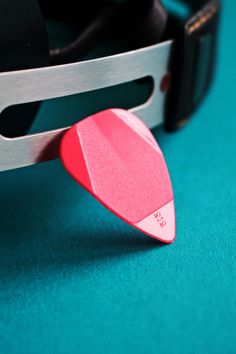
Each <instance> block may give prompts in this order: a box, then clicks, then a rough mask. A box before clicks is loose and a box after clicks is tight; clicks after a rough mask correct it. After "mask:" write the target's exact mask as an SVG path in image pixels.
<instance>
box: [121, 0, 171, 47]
mask: <svg viewBox="0 0 236 354" xmlns="http://www.w3.org/2000/svg"><path fill="white" fill-rule="evenodd" d="M167 18H168V13H167V11H166V9H165V8H164V6H163V5H162V3H161V2H160V0H144V1H140V2H135V1H130V3H129V7H128V11H127V16H126V27H125V36H126V38H127V37H128V40H129V42H130V43H131V46H132V47H133V48H139V47H145V46H149V45H152V44H156V43H158V42H159V41H160V39H161V37H162V35H163V33H164V31H165V28H166V25H167ZM121 25H122V23H121Z"/></svg>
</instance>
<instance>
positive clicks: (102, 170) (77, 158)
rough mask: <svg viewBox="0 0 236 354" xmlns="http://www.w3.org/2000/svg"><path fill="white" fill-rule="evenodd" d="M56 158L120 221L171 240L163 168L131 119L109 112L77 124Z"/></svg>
mask: <svg viewBox="0 0 236 354" xmlns="http://www.w3.org/2000/svg"><path fill="white" fill-rule="evenodd" d="M60 155H61V160H62V163H63V165H64V166H65V168H66V170H67V171H68V172H69V173H70V174H71V175H72V177H74V179H75V180H76V181H77V182H79V183H80V184H81V185H82V186H83V187H84V188H85V189H87V191H88V192H90V193H91V194H92V195H93V196H94V197H95V198H96V199H97V200H98V201H99V202H100V203H102V204H103V205H104V206H105V207H106V208H108V209H109V210H110V211H111V212H113V213H114V214H116V215H117V216H118V217H119V218H121V219H122V220H124V221H125V222H126V223H128V224H130V225H131V226H133V227H135V228H136V229H138V230H140V231H142V232H144V233H145V234H147V235H149V236H151V237H153V238H155V239H157V240H160V241H163V242H166V243H170V242H172V241H173V240H174V238H175V210H174V201H173V192H172V186H171V181H170V177H169V173H168V170H167V166H166V163H165V160H164V157H163V154H162V152H161V150H160V148H159V146H158V144H157V142H156V140H155V139H154V137H153V135H152V133H151V132H150V130H149V129H148V128H147V127H146V125H145V124H144V123H143V122H142V121H141V120H140V119H139V118H137V117H136V116H135V115H133V114H131V113H130V112H128V111H125V110H122V109H108V110H105V111H103V112H99V113H97V114H94V115H92V116H90V117H88V118H86V119H84V120H82V121H80V122H78V123H76V124H75V125H74V126H72V127H71V128H70V129H69V130H68V131H67V132H66V133H65V135H64V137H63V139H62V142H61V148H60Z"/></svg>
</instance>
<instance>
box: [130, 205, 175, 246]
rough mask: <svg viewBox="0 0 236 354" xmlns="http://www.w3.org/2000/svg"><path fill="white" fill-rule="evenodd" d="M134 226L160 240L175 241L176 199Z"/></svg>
mask: <svg viewBox="0 0 236 354" xmlns="http://www.w3.org/2000/svg"><path fill="white" fill-rule="evenodd" d="M133 226H134V227H135V228H137V229H138V230H140V231H143V232H144V233H146V234H147V235H149V236H151V237H153V238H155V239H157V240H159V241H162V242H165V243H171V242H173V241H174V240H175V208H174V201H173V200H172V201H170V202H169V203H167V204H165V205H164V206H163V207H161V208H159V209H158V210H156V211H155V212H153V213H152V214H151V215H149V216H147V217H145V218H144V219H142V220H141V221H139V222H137V223H135V224H134V225H133Z"/></svg>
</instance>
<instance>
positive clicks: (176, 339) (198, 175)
mask: <svg viewBox="0 0 236 354" xmlns="http://www.w3.org/2000/svg"><path fill="white" fill-rule="evenodd" d="M235 13H236V2H235V1H234V0H231V1H230V0H228V1H225V2H224V9H223V17H222V26H221V32H220V53H219V63H218V71H217V76H216V79H215V82H214V85H213V88H212V90H211V93H210V94H209V95H208V97H207V99H206V100H205V102H204V104H203V105H202V106H201V108H200V109H199V111H198V112H197V113H196V114H195V117H194V119H193V120H192V121H191V123H190V124H189V125H188V126H187V127H186V128H185V129H183V130H181V131H179V132H178V133H175V134H170V135H169V134H166V133H164V132H163V131H162V130H161V129H156V130H155V131H154V134H155V136H156V138H157V140H158V142H159V143H160V145H161V147H162V149H163V151H164V154H165V156H166V160H167V163H168V166H169V170H170V174H171V176H172V181H173V188H174V193H175V203H176V211H177V239H176V241H175V242H174V243H173V244H172V245H168V246H167V245H163V244H161V243H158V242H156V241H153V240H151V239H150V238H148V237H146V236H145V235H142V234H141V233H139V232H138V231H135V230H134V229H132V228H130V227H129V226H128V225H126V224H124V223H123V222H122V221H121V220H118V219H117V218H116V217H115V216H114V215H112V214H110V213H109V212H108V211H107V210H105V208H103V207H102V206H101V205H99V204H98V202H97V201H95V200H93V198H92V197H91V196H90V195H89V194H88V193H86V192H85V191H84V190H82V188H80V187H79V186H78V185H77V184H76V183H75V182H74V181H73V180H72V179H71V178H70V177H69V176H68V174H67V173H66V172H65V171H64V170H63V168H62V166H61V163H60V162H59V161H54V162H50V163H46V164H41V165H38V166H34V167H30V168H25V169H20V170H17V171H10V172H6V173H1V175H0V181H1V189H0V201H1V214H0V353H3V354H4V353H8V354H19V353H24V354H32V353H34V354H38V353H45V354H51V353H58V354H74V353H80V354H91V353H96V354H100V353H101V354H103V353H114V354H116V353H129V354H130V353H137V354H146V353H149V354H152V353H155V354H156V353H161V354H165V353H166V354H171V353H181V354H189V353H194V354H199V353H208V354H211V353H212V354H213V353H214V354H216V353H221V354H222V353H230V354H231V353H235V352H236V256H235V254H236V253H235V249H236V215H235V214H236V213H235V211H236V141H235V137H236V109H235V98H236V97H235V96H236V95H235V79H236V69H235V55H236V48H235V38H234V35H235ZM48 114H49V117H48V119H51V117H52V112H49V113H48ZM54 114H55V112H54Z"/></svg>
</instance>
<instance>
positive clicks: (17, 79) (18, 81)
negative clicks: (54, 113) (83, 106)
mask: <svg viewBox="0 0 236 354" xmlns="http://www.w3.org/2000/svg"><path fill="white" fill-rule="evenodd" d="M171 47H172V41H166V42H163V43H160V44H157V45H153V46H150V47H146V48H142V49H138V50H134V51H130V52H125V53H121V54H117V55H112V56H107V57H104V58H98V59H93V60H88V61H83V62H78V63H72V64H66V65H58V66H53V67H44V68H37V69H29V70H20V71H11V72H4V73H1V74H0V112H2V111H3V110H4V109H5V108H7V107H8V106H11V105H15V104H20V103H28V102H34V101H42V100H46V99H51V98H57V97H62V96H68V95H73V94H77V93H82V92H87V91H91V90H96V89H101V88H105V87H109V86H113V85H118V84H121V83H125V82H128V81H132V80H136V79H139V78H143V77H147V76H151V77H152V78H153V81H154V88H153V92H152V94H151V96H150V97H149V98H148V100H147V101H146V102H145V103H144V104H142V105H140V106H137V107H133V108H132V109H131V111H132V112H133V113H135V114H137V115H138V116H139V117H140V118H141V119H143V120H144V121H145V123H146V124H147V125H148V126H149V127H150V128H152V127H154V126H157V125H159V124H161V123H162V122H163V120H164V103H165V92H161V90H160V82H161V80H162V78H163V76H164V75H165V74H166V72H167V70H168V64H169V57H170V51H171ZM19 119H24V117H19ZM66 129H68V127H67V128H62V129H57V130H51V131H47V132H43V133H38V134H32V135H27V136H22V137H17V138H6V137H3V136H1V135H0V171H4V170H9V169H14V168H18V167H23V166H29V165H33V164H35V163H39V162H43V161H48V160H51V159H54V158H56V157H57V156H58V145H59V143H60V139H61V136H62V135H63V133H64V132H65V130H66Z"/></svg>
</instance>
